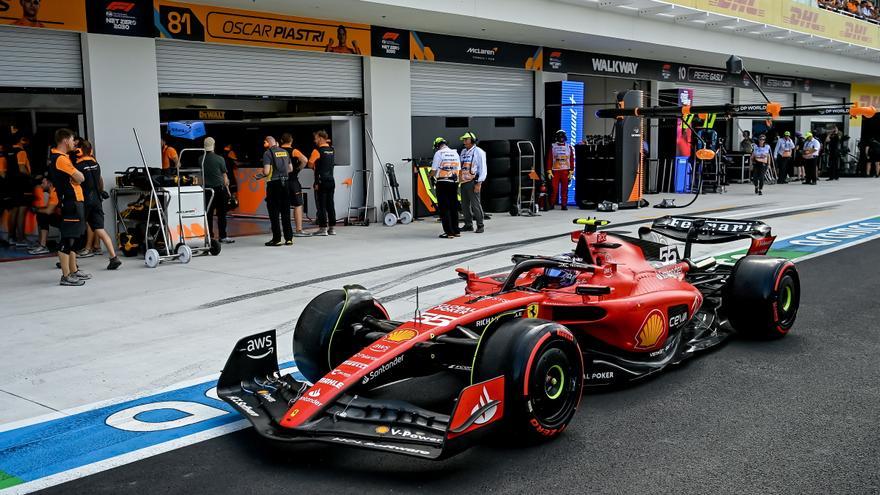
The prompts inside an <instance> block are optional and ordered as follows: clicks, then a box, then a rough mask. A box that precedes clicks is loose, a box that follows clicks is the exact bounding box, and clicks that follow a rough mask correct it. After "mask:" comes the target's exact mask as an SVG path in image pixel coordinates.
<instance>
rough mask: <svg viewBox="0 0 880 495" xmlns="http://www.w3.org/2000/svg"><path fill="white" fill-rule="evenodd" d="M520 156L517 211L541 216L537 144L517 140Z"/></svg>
mask: <svg viewBox="0 0 880 495" xmlns="http://www.w3.org/2000/svg"><path fill="white" fill-rule="evenodd" d="M516 150H517V155H518V156H519V160H518V161H519V170H518V172H519V174H518V175H517V179H516V186H517V192H516V206H515V208H516V212H517V213H518V214H519V215H524V216H533V217H534V216H539V214H538V203H537V202H536V201H535V192H536V190H537V187H535V182H536V181H535V180H534V174H535V173H536V170H537V169H536V168H535V166H536V161H535V160H536V155H535V145H534V144H532V142H531V141H517V142H516Z"/></svg>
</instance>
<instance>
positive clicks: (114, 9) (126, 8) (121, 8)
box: [106, 2, 134, 13]
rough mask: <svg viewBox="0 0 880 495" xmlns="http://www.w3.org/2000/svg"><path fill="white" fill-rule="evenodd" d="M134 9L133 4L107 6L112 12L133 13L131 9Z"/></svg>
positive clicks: (117, 3)
mask: <svg viewBox="0 0 880 495" xmlns="http://www.w3.org/2000/svg"><path fill="white" fill-rule="evenodd" d="M133 8H134V3H132V2H110V3H108V4H107V9H106V10H108V11H110V12H125V13H129V12H131V9H133Z"/></svg>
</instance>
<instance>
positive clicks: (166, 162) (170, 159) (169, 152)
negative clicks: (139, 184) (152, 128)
mask: <svg viewBox="0 0 880 495" xmlns="http://www.w3.org/2000/svg"><path fill="white" fill-rule="evenodd" d="M179 160H180V157H179V156H178V155H177V150H176V149H174V148H173V147H171V146H168V144H167V143H165V139H162V170H167V169H169V168H171V167H174V168H177V167H178V162H179Z"/></svg>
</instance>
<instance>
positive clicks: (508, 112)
mask: <svg viewBox="0 0 880 495" xmlns="http://www.w3.org/2000/svg"><path fill="white" fill-rule="evenodd" d="M410 81H411V84H412V93H411V94H412V114H413V116H414V117H428V116H455V117H531V116H532V115H534V113H535V103H534V98H535V89H534V88H535V76H534V73H533V72H532V71H528V70H524V69H507V68H500V67H482V66H477V65H462V64H445V63H436V62H435V63H431V62H413V63H412V66H411V71H410Z"/></svg>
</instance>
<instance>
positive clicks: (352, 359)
mask: <svg viewBox="0 0 880 495" xmlns="http://www.w3.org/2000/svg"><path fill="white" fill-rule="evenodd" d="M576 223H579V224H580V225H583V230H582V231H581V230H578V231H576V232H573V233H572V236H571V237H572V240H573V241H575V242H576V248H575V249H574V251H573V252H571V253H567V254H563V255H560V256H553V257H545V256H526V255H518V256H514V257H513V261H514V263H515V267H514V268H513V270H512V271H511V272H510V273H509V274H507V275H499V276H489V277H480V276H477V275H476V274H474V273H472V272H469V271H467V270H463V269H458V270H457V271H458V273H459V275H460V276H461V278H462V279H464V281H465V283H466V290H465V295H463V296H461V297H457V298H455V299H453V300H451V301H448V302H446V303H443V304H440V305H437V306H434V307H432V308H430V309H427V310H426V311H422V312H417V313H416V314H415V315H414V317H413V318H412V319H411V320H409V321H404V322H399V321H392V320H391V319H390V318H389V316H388V313H387V312H386V310H385V309H384V308H383V306H382V305H381V304H380V303H379V302H378V301H376V300H375V299H374V298H373V297H372V296H371V295H370V293H369V292H367V290H366V289H364V288H363V287H359V286H347V287H345V289H343V290H334V291H329V292H325V293H324V294H321V295H319V296H318V297H316V298H315V299H314V300H312V301H311V302H310V303H309V304H308V306H306V308H305V310H304V311H303V313H302V315H301V316H300V318H299V320H298V321H297V325H296V329H295V331H294V336H293V351H294V359H295V361H296V364H297V366H298V368H299V371H300V372H301V373H302V374H303V375H304V376H305V378H306V379H307V380H308V382H310V383H311V384H310V383H306V382H303V381H297V380H296V379H294V378H293V377H292V376H291V375H283V376H282V375H281V374H280V372H279V368H278V362H277V357H276V349H277V345H278V342H277V340H276V335H275V332H274V330H273V331H269V332H264V333H261V334H257V335H253V336H250V337H247V338H244V339H242V340H240V341H239V342H238V344H237V345H236V347H235V349H234V350H233V352H232V355H231V356H230V357H229V360H228V361H227V363H226V366H225V368H224V369H223V373H222V375H221V376H220V381H219V384H218V394H219V396H220V397H221V398H222V399H223V400H225V401H226V402H227V403H229V404H230V405H232V406H233V407H234V408H236V409H237V410H238V411H240V412H241V413H242V414H243V415H244V416H245V417H246V418H247V419H249V420H250V421H251V423H253V424H254V426H255V428H256V430H257V432H258V433H259V434H260V435H262V436H265V437H268V438H271V439H274V440H283V441H319V442H329V443H334V444H339V445H349V446H355V447H362V448H369V449H375V450H380V451H385V452H395V453H400V454H408V455H413V456H418V457H423V458H430V459H438V458H443V457H448V456H450V455H452V454H455V453H457V452H460V451H461V450H462V449H464V448H466V447H467V446H469V445H471V444H473V442H474V441H476V440H477V439H478V438H479V437H481V436H482V435H484V434H487V433H490V432H492V431H499V430H500V431H503V432H505V433H508V434H510V435H511V438H516V439H521V440H523V441H539V440H545V439H549V438H553V437H555V436H557V435H559V434H560V433H561V432H562V431H563V430H564V429H565V428H566V426H567V425H568V424H569V422H570V421H571V419H572V417H573V416H574V414H575V411H576V410H577V408H578V405H579V404H580V400H581V394H582V390H583V388H584V387H585V386H607V385H613V384H619V383H623V382H628V381H632V380H638V379H640V378H643V377H645V376H648V375H650V374H652V373H656V372H658V371H660V370H662V369H664V368H666V367H667V366H670V365H674V364H677V363H679V362H681V361H682V360H684V359H686V358H688V357H690V356H693V355H695V354H696V353H698V352H700V351H703V350H706V349H708V348H711V347H713V346H716V345H718V344H720V343H721V342H723V341H724V340H726V339H727V338H728V337H730V336H731V335H733V334H734V333H740V334H743V335H746V336H748V337H751V338H772V337H781V336H783V335H785V334H786V333H787V332H788V331H789V329H790V328H791V326H792V324H793V323H794V321H795V317H796V315H797V310H798V304H799V297H800V285H799V279H798V274H797V271H796V269H795V267H794V265H793V264H792V263H791V262H789V261H786V260H783V259H776V258H769V257H767V256H765V253H766V252H767V250H768V249H769V247H770V245H771V244H772V242H773V240H774V237H773V236H771V235H770V228H769V227H768V226H767V225H765V224H763V223H761V222H757V221H748V220H745V221H743V220H721V219H707V218H695V217H664V218H662V219H659V220H657V221H655V222H654V224H653V225H652V227H643V228H642V229H640V231H639V238H635V237H628V236H624V235H611V234H608V233H606V232H602V231H599V230H598V227H600V226H602V225H604V224H606V223H607V222H604V221H599V220H595V219H580V220H577V221H576ZM666 239H672V240H675V241H679V242H682V243H684V256H683V257H679V253H678V247H677V246H675V245H669V244H668V243H667V242H666ZM737 239H750V240H751V247H750V249H749V255H747V256H745V257H743V258H741V259H740V260H738V261H737V262H736V264H734V265H724V264H718V263H716V262H715V261H714V260H713V259H712V258H708V259H703V260H700V261H694V260H692V259H690V258H691V256H690V252H691V248H692V245H693V244H694V243H718V242H728V241H733V240H737ZM437 374H452V375H458V376H459V377H460V378H461V379H462V381H463V385H461V386H460V387H459V390H458V393H457V397H449V399H448V400H447V402H446V403H445V404H446V405H445V406H444V407H441V408H431V409H439V410H429V409H427V408H423V407H420V406H416V405H415V404H413V402H412V401H411V400H401V399H407V398H397V397H393V396H392V397H391V398H383V397H381V396H382V395H388V394H389V393H391V394H393V392H394V390H395V389H396V388H397V387H403V386H404V384H403V383H400V382H405V381H407V380H410V379H418V380H424V379H426V378H418V377H427V376H429V375H432V377H433V375H437ZM459 383H461V382H459Z"/></svg>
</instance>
